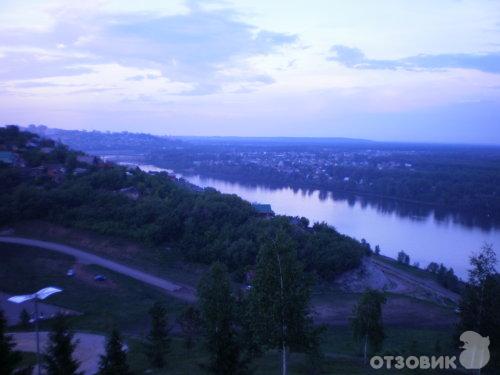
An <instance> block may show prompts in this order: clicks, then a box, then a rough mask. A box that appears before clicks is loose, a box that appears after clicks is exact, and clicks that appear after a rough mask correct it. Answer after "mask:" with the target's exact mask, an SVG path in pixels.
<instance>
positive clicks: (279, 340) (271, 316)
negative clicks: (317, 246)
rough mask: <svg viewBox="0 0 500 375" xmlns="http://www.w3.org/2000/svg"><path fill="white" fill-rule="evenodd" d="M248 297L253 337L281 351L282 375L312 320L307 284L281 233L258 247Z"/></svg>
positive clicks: (303, 345) (304, 343) (302, 347)
mask: <svg viewBox="0 0 500 375" xmlns="http://www.w3.org/2000/svg"><path fill="white" fill-rule="evenodd" d="M249 298H250V303H249V309H250V314H251V318H252V328H253V330H254V332H255V335H256V337H257V339H258V341H259V342H260V343H261V345H263V346H264V347H265V348H267V349H277V350H279V351H281V373H282V374H283V375H286V374H287V372H288V354H289V352H290V350H293V351H301V350H305V349H306V347H307V342H308V338H309V337H310V336H309V334H308V332H310V328H311V326H312V321H311V318H310V316H309V300H310V283H309V282H308V280H307V278H306V277H305V275H304V272H303V269H302V265H301V264H300V262H299V261H298V260H297V256H296V252H295V248H294V246H293V243H292V242H291V241H290V240H289V239H288V238H287V237H286V236H284V235H283V234H282V233H280V234H278V236H277V237H276V239H275V240H273V241H271V242H270V243H268V244H266V245H264V246H263V247H262V248H261V250H260V252H259V255H258V259H257V268H256V272H255V278H254V280H253V283H252V288H251V291H250V296H249Z"/></svg>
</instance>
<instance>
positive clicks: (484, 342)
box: [460, 331, 490, 370]
mask: <svg viewBox="0 0 500 375" xmlns="http://www.w3.org/2000/svg"><path fill="white" fill-rule="evenodd" d="M460 341H463V342H464V345H463V346H462V347H461V348H462V349H465V350H464V351H463V352H462V353H460V364H461V365H462V366H464V367H465V368H466V369H467V370H479V369H481V368H483V367H484V366H486V364H487V363H488V361H489V360H490V351H489V350H488V346H489V345H490V338H489V337H483V336H481V335H480V334H479V333H476V332H474V331H465V332H464V333H462V334H461V335H460Z"/></svg>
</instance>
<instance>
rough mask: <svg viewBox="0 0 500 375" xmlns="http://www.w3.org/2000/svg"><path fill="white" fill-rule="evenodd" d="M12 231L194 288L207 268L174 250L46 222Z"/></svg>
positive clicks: (25, 224) (24, 225)
mask: <svg viewBox="0 0 500 375" xmlns="http://www.w3.org/2000/svg"><path fill="white" fill-rule="evenodd" d="M14 228H15V235H17V236H22V237H28V238H35V239H39V240H43V241H49V242H57V243H61V244H65V245H68V246H73V247H76V248H78V249H81V250H83V251H86V252H89V253H93V254H95V255H98V256H102V257H104V258H107V259H110V260H114V261H116V262H120V263H122V264H126V265H128V266H131V267H134V268H138V269H141V270H142V271H145V272H148V273H150V274H153V275H156V276H159V277H166V278H170V279H172V280H175V281H177V282H181V283H185V284H188V285H197V284H198V282H199V280H200V278H201V276H202V275H203V273H204V272H205V270H206V269H207V268H208V267H207V266H206V265H201V264H188V263H186V262H184V261H182V255H181V254H180V253H179V251H178V249H177V248H175V247H148V246H145V245H143V244H139V243H136V242H132V241H128V240H125V239H121V238H117V237H111V236H104V235H101V234H98V233H94V232H91V231H88V230H84V229H78V228H66V227H62V226H60V225H57V224H53V223H49V222H45V221H34V222H31V221H30V222H22V223H17V224H16V225H14Z"/></svg>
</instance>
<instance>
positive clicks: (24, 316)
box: [19, 309, 30, 328]
mask: <svg viewBox="0 0 500 375" xmlns="http://www.w3.org/2000/svg"><path fill="white" fill-rule="evenodd" d="M19 323H20V324H21V327H23V328H27V327H28V326H29V324H30V314H29V313H28V311H26V309H22V310H21V313H20V314H19Z"/></svg>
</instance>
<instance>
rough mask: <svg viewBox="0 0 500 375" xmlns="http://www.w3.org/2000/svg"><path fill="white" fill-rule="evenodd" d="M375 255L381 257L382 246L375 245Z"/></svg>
mask: <svg viewBox="0 0 500 375" xmlns="http://www.w3.org/2000/svg"><path fill="white" fill-rule="evenodd" d="M375 254H376V255H380V246H379V245H375Z"/></svg>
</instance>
